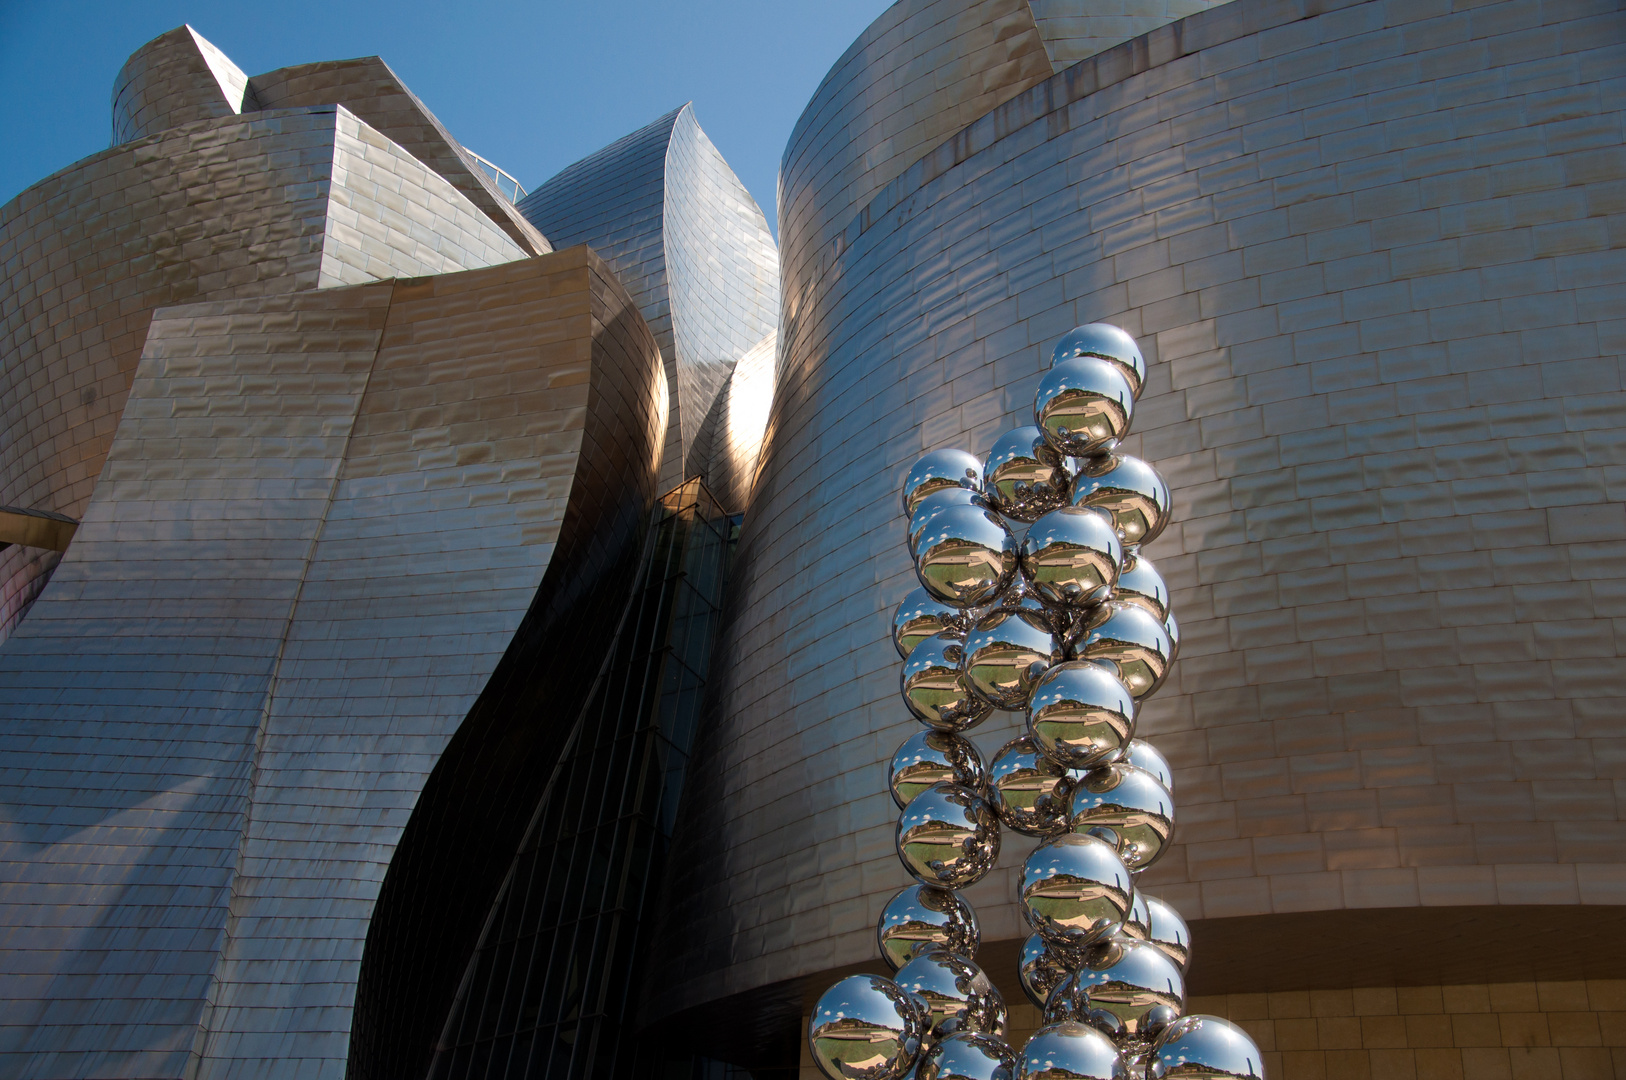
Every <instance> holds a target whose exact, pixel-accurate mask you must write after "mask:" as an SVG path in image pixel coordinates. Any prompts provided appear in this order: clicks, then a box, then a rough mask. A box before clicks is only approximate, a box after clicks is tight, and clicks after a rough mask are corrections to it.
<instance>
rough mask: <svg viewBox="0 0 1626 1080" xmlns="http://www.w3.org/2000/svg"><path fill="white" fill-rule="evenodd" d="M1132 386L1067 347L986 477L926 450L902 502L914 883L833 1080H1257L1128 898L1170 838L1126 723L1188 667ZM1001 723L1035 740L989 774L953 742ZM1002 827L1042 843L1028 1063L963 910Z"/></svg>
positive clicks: (1144, 757) (834, 1023) (1106, 343)
mask: <svg viewBox="0 0 1626 1080" xmlns="http://www.w3.org/2000/svg"><path fill="white" fill-rule="evenodd" d="M1146 377H1147V371H1146V361H1145V358H1144V357H1143V356H1142V354H1141V352H1140V349H1139V347H1138V346H1137V345H1136V344H1135V340H1134V338H1132V337H1130V335H1129V334H1127V333H1125V332H1124V331H1123V330H1121V329H1119V328H1118V327H1116V326H1111V325H1108V324H1105V323H1090V324H1086V325H1084V326H1079V327H1076V328H1074V329H1073V330H1072V331H1070V332H1069V333H1067V334H1066V335H1065V336H1064V337H1063V338H1062V339H1061V340H1060V341H1059V342H1057V344H1056V346H1055V349H1054V351H1053V353H1052V358H1051V367H1050V369H1049V370H1048V371H1047V372H1046V373H1045V374H1044V375H1043V376H1041V378H1040V380H1039V385H1038V388H1037V392H1036V393H1035V397H1034V404H1033V415H1032V418H1033V421H1034V422H1033V423H1032V424H1028V425H1024V426H1021V427H1017V428H1014V429H1012V430H1010V431H1007V432H1006V433H1005V434H1003V435H1001V436H999V438H997V439H996V440H995V441H994V444H993V446H992V447H991V448H990V450H989V451H988V454H987V456H986V458H984V459H978V458H976V457H974V456H972V455H971V454H969V453H967V452H965V451H964V450H956V449H940V450H933V451H932V452H930V453H928V454H925V455H924V456H922V457H921V458H920V459H919V460H917V461H916V462H915V463H914V464H913V465H912V466H911V467H910V469H909V471H908V473H907V476H906V477H905V479H904V484H903V491H902V504H903V514H904V517H905V518H907V519H908V521H907V526H906V528H905V530H904V540H905V543H906V545H907V547H908V549H909V554H910V557H911V558H912V559H913V562H914V569H915V575H916V578H917V579H918V582H919V586H920V587H919V588H916V589H914V590H912V591H911V592H910V593H909V595H908V596H906V597H905V598H904V600H903V602H902V603H900V604H899V605H898V607H897V609H896V611H895V612H894V614H893V617H892V628H891V634H892V644H893V647H894V648H895V649H896V651H897V653H898V655H899V656H900V657H902V658H903V664H902V674H901V683H900V686H901V691H902V696H903V700H904V705H905V708H906V710H907V712H908V713H909V715H912V716H913V717H914V718H915V719H916V720H918V721H919V722H920V723H921V724H923V725H925V727H924V729H922V730H915V731H913V732H912V733H911V734H910V735H909V736H908V737H907V738H906V739H905V740H904V742H903V744H902V745H901V746H899V747H898V749H897V751H896V753H894V754H893V756H892V761H891V764H890V768H889V770H888V774H887V782H888V788H889V790H890V793H891V795H892V800H893V802H894V803H895V804H896V805H897V807H898V809H899V815H898V824H897V831H896V836H895V839H896V850H897V855H898V860H899V862H900V863H901V864H902V865H903V868H904V870H905V871H907V872H908V874H909V876H910V877H912V878H913V879H914V880H913V881H912V882H911V883H910V884H908V885H906V886H904V887H903V888H902V889H901V890H899V891H898V892H897V893H896V894H895V895H894V896H893V897H892V898H891V900H889V901H888V902H887V904H886V906H885V908H884V909H883V910H882V912H881V915H880V918H879V920H878V922H877V923H876V927H875V937H876V946H877V948H878V949H879V951H880V954H881V957H882V958H883V959H884V960H885V962H886V964H887V966H888V967H889V968H890V969H891V970H892V971H893V972H894V973H895V975H894V978H893V979H885V978H881V977H879V976H875V975H854V976H850V977H848V978H846V979H843V980H841V981H840V982H838V983H837V984H836V985H835V986H833V987H832V988H831V989H830V990H829V991H827V992H826V993H825V995H824V997H822V998H820V999H819V1002H818V1005H817V1006H816V1007H815V1009H814V1013H813V1016H812V1019H811V1021H810V1023H809V1025H808V1042H809V1047H810V1050H811V1053H812V1057H813V1061H814V1063H815V1064H816V1065H817V1066H818V1068H819V1070H820V1071H821V1072H822V1073H823V1074H824V1075H825V1077H826V1078H827V1080H906V1078H907V1080H1262V1077H1263V1072H1262V1069H1261V1066H1260V1055H1259V1051H1258V1049H1257V1047H1255V1046H1254V1044H1253V1043H1252V1041H1251V1040H1249V1039H1248V1037H1247V1036H1246V1034H1244V1033H1243V1032H1242V1031H1241V1029H1240V1028H1237V1027H1236V1026H1234V1025H1232V1024H1229V1023H1227V1022H1226V1021H1224V1020H1220V1019H1217V1018H1215V1017H1205V1016H1188V1017H1183V1018H1182V1017H1181V1013H1182V1011H1183V1010H1184V1008H1185V975H1186V969H1187V966H1188V965H1189V963H1190V958H1191V945H1190V940H1191V939H1190V933H1189V931H1188V929H1187V927H1186V924H1185V921H1184V920H1183V919H1182V918H1181V917H1180V914H1179V912H1177V911H1175V910H1174V908H1173V907H1171V906H1170V905H1168V904H1167V903H1165V902H1164V901H1162V900H1160V899H1158V898H1157V897H1155V896H1150V895H1147V894H1145V893H1143V892H1141V891H1139V890H1138V889H1137V888H1136V877H1137V875H1139V874H1140V872H1141V871H1143V870H1145V869H1146V868H1147V867H1149V866H1151V865H1152V864H1154V863H1155V862H1156V861H1157V860H1158V859H1159V858H1160V857H1161V856H1162V855H1163V854H1164V852H1166V851H1167V850H1168V848H1169V846H1170V844H1171V843H1172V842H1173V835H1174V798H1173V794H1172V785H1173V775H1174V774H1173V771H1172V770H1171V768H1170V767H1169V762H1168V760H1167V759H1165V758H1164V756H1163V755H1162V754H1161V753H1159V752H1158V751H1157V749H1155V748H1154V747H1153V746H1152V745H1151V744H1150V743H1148V742H1147V741H1145V740H1144V739H1139V738H1136V737H1135V732H1136V723H1137V716H1138V714H1139V710H1140V706H1141V703H1142V702H1143V701H1144V700H1145V699H1146V698H1147V697H1148V696H1149V695H1151V694H1153V693H1155V692H1156V691H1157V690H1158V688H1159V687H1160V686H1161V685H1162V684H1163V682H1164V681H1165V680H1166V679H1167V678H1168V676H1169V671H1170V668H1171V666H1172V665H1173V663H1174V660H1175V657H1176V655H1177V654H1178V651H1179V644H1180V627H1179V623H1178V622H1176V621H1175V618H1174V614H1173V611H1172V610H1171V602H1170V601H1171V594H1170V590H1169V585H1168V583H1167V582H1166V581H1164V579H1163V577H1162V575H1161V574H1160V573H1159V572H1158V569H1157V567H1156V566H1154V565H1153V563H1152V561H1151V560H1150V559H1148V558H1147V557H1146V556H1145V555H1144V554H1143V553H1142V552H1143V545H1146V544H1149V543H1152V542H1153V541H1155V540H1156V539H1157V538H1158V536H1159V535H1160V534H1161V533H1162V532H1163V531H1164V530H1165V529H1166V528H1167V527H1168V525H1169V521H1170V516H1171V511H1172V503H1171V500H1170V495H1169V488H1168V485H1167V484H1166V483H1165V482H1164V479H1163V477H1162V476H1161V475H1160V474H1159V473H1158V471H1157V469H1155V468H1154V467H1153V466H1152V465H1150V464H1149V463H1147V462H1145V461H1142V460H1140V459H1139V458H1137V457H1134V456H1132V455H1129V454H1125V453H1122V452H1121V450H1120V448H1119V443H1120V441H1121V440H1122V439H1123V438H1124V436H1125V435H1126V434H1127V433H1128V430H1129V426H1130V423H1131V422H1132V420H1133V419H1134V413H1135V403H1136V399H1137V398H1139V396H1140V393H1141V390H1142V389H1143V388H1144V386H1145V385H1146ZM1011 522H1015V523H1016V525H1017V528H1016V530H1015V531H1013V529H1012V527H1011V524H1010V523H1011ZM1019 533H1020V534H1021V537H1020V539H1018V535H1019ZM996 709H1002V710H1009V711H1023V712H1025V713H1026V717H1025V719H1026V721H1027V723H1026V731H1025V732H1024V733H1023V734H1020V735H1019V736H1018V737H1016V738H1014V739H1009V740H1008V741H1007V742H1005V744H1004V745H1003V746H1001V747H1000V748H999V750H998V751H997V752H996V753H995V754H994V755H993V757H992V759H991V760H990V761H989V762H988V764H987V765H986V766H984V764H983V757H982V753H981V752H980V751H979V749H978V747H977V746H976V744H975V743H974V742H972V740H971V738H969V737H968V736H967V735H966V734H965V733H966V732H968V731H970V730H971V729H972V728H975V727H976V726H977V725H978V724H980V723H981V722H983V721H984V720H985V719H986V718H987V717H988V716H989V715H991V714H992V712H993V711H994V710H996ZM1002 829H1010V830H1012V831H1013V832H1016V833H1018V834H1022V835H1025V836H1032V837H1037V838H1038V841H1039V842H1038V844H1037V846H1036V847H1034V848H1033V850H1032V851H1030V852H1029V853H1028V854H1027V856H1026V858H1025V859H1023V861H1022V873H1021V877H1020V880H1019V881H1018V883H1017V897H1016V899H1017V901H1018V904H1019V910H1020V911H1021V913H1022V917H1023V920H1024V921H1025V922H1026V923H1027V925H1028V926H1029V927H1030V928H1031V929H1032V930H1033V934H1032V935H1031V936H1030V937H1028V939H1027V941H1026V942H1025V943H1024V944H1023V946H1022V950H1021V957H1020V961H1019V965H1018V972H1017V974H1018V979H1019V982H1020V986H1021V989H1022V992H1023V994H1024V995H1026V997H1027V998H1028V1000H1030V1001H1031V1002H1033V1004H1034V1005H1035V1006H1037V1007H1038V1008H1039V1009H1040V1010H1041V1012H1042V1015H1043V1017H1044V1021H1045V1026H1043V1027H1041V1028H1040V1029H1039V1030H1038V1031H1037V1032H1035V1033H1034V1034H1033V1036H1032V1037H1031V1038H1030V1039H1028V1040H1027V1041H1026V1043H1025V1044H1024V1045H1023V1046H1021V1047H1020V1048H1019V1049H1013V1048H1012V1047H1011V1046H1010V1045H1009V1044H1008V1043H1007V1042H1006V1041H1005V1030H1006V1023H1007V1017H1006V1008H1005V1001H1004V998H1003V997H1002V996H1001V994H1000V992H999V990H998V988H997V987H995V985H994V983H993V982H992V980H991V979H990V978H989V977H988V975H987V973H986V972H984V971H983V970H982V969H981V968H980V967H979V966H978V965H977V960H976V956H977V950H978V947H979V945H980V943H981V931H980V929H979V927H978V924H977V916H976V913H975V912H974V911H973V910H972V908H971V905H970V903H968V902H967V900H966V898H965V896H963V895H962V894H961V893H960V892H958V891H956V890H959V889H962V888H965V887H967V886H970V885H973V884H975V883H976V882H978V881H980V880H982V879H984V878H985V877H987V876H988V874H989V873H990V872H991V871H992V870H993V868H994V866H995V863H996V862H997V861H998V858H999V851H1000V840H1001V835H1002V832H1001V830H1002Z"/></svg>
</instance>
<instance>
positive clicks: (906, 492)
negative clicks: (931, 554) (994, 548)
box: [903, 450, 982, 517]
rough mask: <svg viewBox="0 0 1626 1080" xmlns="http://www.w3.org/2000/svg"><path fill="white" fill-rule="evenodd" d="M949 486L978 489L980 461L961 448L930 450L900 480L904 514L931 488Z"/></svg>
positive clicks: (938, 489)
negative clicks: (901, 480)
mask: <svg viewBox="0 0 1626 1080" xmlns="http://www.w3.org/2000/svg"><path fill="white" fill-rule="evenodd" d="M950 487H963V488H969V489H970V490H972V491H981V490H982V462H980V461H978V460H977V459H976V458H974V457H972V456H971V455H970V454H968V453H966V452H965V451H964V450H933V451H932V452H931V453H929V454H926V455H925V456H923V457H921V458H920V459H919V460H917V461H916V462H915V463H914V464H913V465H912V466H910V468H909V475H908V476H907V477H905V478H904V481H903V516H904V517H909V516H910V515H912V514H913V513H914V512H915V507H916V506H917V505H919V503H920V500H922V499H924V498H925V497H926V496H928V495H930V494H931V493H932V492H934V491H941V490H943V489H944V488H950Z"/></svg>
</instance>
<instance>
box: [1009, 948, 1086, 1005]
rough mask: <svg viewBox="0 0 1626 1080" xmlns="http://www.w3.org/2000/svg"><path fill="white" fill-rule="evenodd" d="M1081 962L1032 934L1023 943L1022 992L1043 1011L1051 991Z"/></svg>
mask: <svg viewBox="0 0 1626 1080" xmlns="http://www.w3.org/2000/svg"><path fill="white" fill-rule="evenodd" d="M1081 963H1083V960H1082V959H1081V958H1080V957H1078V956H1075V955H1073V954H1071V953H1064V952H1062V951H1060V950H1058V949H1057V948H1056V947H1055V946H1054V945H1051V944H1050V943H1049V942H1047V941H1045V939H1044V938H1042V937H1040V936H1039V935H1038V934H1029V935H1028V939H1027V940H1026V941H1025V942H1023V943H1022V955H1021V957H1020V958H1019V959H1018V961H1017V969H1016V974H1017V977H1018V979H1019V981H1020V982H1021V983H1022V993H1024V994H1026V995H1027V999H1028V1000H1029V1001H1031V1002H1033V1004H1034V1005H1035V1006H1036V1007H1037V1008H1038V1009H1040V1010H1041V1011H1042V1010H1043V1009H1044V1004H1045V1002H1046V1001H1047V1000H1049V998H1050V991H1052V990H1054V989H1055V988H1056V987H1058V986H1060V985H1061V984H1062V982H1064V981H1065V980H1066V978H1067V976H1069V975H1071V974H1072V973H1073V968H1075V967H1077V966H1079V964H1081Z"/></svg>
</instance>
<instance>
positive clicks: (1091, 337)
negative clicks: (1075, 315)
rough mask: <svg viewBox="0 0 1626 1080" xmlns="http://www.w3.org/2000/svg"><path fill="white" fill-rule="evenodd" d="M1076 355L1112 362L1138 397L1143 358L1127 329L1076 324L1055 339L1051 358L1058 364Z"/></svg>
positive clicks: (1092, 324) (1141, 378)
mask: <svg viewBox="0 0 1626 1080" xmlns="http://www.w3.org/2000/svg"><path fill="white" fill-rule="evenodd" d="M1075 356H1094V357H1098V358H1100V359H1102V360H1105V361H1107V362H1108V363H1110V364H1112V365H1114V366H1115V367H1117V368H1118V370H1119V371H1120V372H1121V373H1122V374H1123V377H1124V378H1125V379H1127V380H1128V381H1129V386H1130V389H1132V390H1133V391H1134V393H1135V396H1136V397H1140V391H1141V387H1142V386H1144V385H1146V358H1145V357H1143V356H1142V355H1141V351H1140V346H1139V345H1136V344H1135V339H1134V338H1133V337H1131V336H1130V335H1129V333H1128V332H1127V331H1124V330H1120V329H1119V328H1118V327H1116V326H1113V325H1112V324H1111V323H1085V324H1084V325H1083V326H1075V327H1074V328H1073V329H1071V330H1069V331H1068V332H1067V333H1066V334H1064V335H1063V336H1062V339H1061V340H1060V341H1058V342H1056V347H1055V349H1054V350H1052V351H1051V354H1050V362H1051V364H1053V365H1054V364H1059V363H1061V362H1062V361H1063V360H1071V359H1072V358H1073V357H1075Z"/></svg>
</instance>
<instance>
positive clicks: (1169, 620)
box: [1163, 611, 1180, 664]
mask: <svg viewBox="0 0 1626 1080" xmlns="http://www.w3.org/2000/svg"><path fill="white" fill-rule="evenodd" d="M1163 632H1164V633H1165V634H1167V635H1169V663H1171V664H1172V663H1174V662H1175V661H1176V660H1178V659H1180V624H1179V623H1177V622H1175V621H1174V612H1172V611H1171V612H1169V613H1168V614H1167V615H1165V616H1163Z"/></svg>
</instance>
